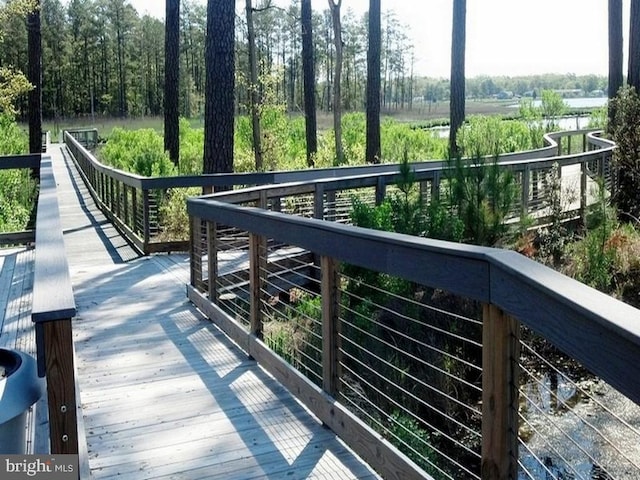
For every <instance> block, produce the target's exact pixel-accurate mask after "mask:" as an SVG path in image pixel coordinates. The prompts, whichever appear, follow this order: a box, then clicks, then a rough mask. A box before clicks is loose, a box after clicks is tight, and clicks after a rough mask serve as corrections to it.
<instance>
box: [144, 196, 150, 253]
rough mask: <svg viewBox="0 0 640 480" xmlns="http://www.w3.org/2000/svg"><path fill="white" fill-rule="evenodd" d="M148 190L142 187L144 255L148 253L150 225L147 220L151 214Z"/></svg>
mask: <svg viewBox="0 0 640 480" xmlns="http://www.w3.org/2000/svg"><path fill="white" fill-rule="evenodd" d="M149 210H150V209H149V190H148V189H146V188H143V189H142V228H143V234H142V235H143V238H142V241H143V250H144V253H145V255H147V254H148V253H149V251H148V250H149V241H150V239H151V225H149V222H150V221H151V215H150V211H149Z"/></svg>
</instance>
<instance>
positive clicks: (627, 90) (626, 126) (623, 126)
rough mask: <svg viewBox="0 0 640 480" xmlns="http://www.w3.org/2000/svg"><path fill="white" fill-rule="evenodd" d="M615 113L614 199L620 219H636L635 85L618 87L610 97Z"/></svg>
mask: <svg viewBox="0 0 640 480" xmlns="http://www.w3.org/2000/svg"><path fill="white" fill-rule="evenodd" d="M611 102H612V106H613V109H614V112H615V115H614V119H613V128H612V129H611V132H612V134H613V140H614V141H615V142H616V144H617V148H616V149H615V151H614V155H613V160H614V165H615V166H616V168H617V173H618V188H617V189H616V191H615V194H614V202H615V204H616V206H617V208H618V211H619V215H620V217H619V218H620V220H621V221H629V220H630V219H633V218H636V219H637V218H640V96H638V92H636V91H635V88H633V87H630V86H625V87H622V88H621V89H620V90H619V91H618V94H617V95H616V97H615V98H613V99H612V100H611Z"/></svg>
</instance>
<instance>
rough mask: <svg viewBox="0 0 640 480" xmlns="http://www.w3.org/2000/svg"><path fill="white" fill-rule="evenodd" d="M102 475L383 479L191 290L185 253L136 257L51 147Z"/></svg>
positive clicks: (85, 393) (82, 378)
mask: <svg viewBox="0 0 640 480" xmlns="http://www.w3.org/2000/svg"><path fill="white" fill-rule="evenodd" d="M50 152H51V155H52V158H53V165H54V172H55V177H56V181H57V183H58V185H59V201H60V213H61V217H62V223H63V228H64V231H65V234H64V238H65V247H66V250H67V253H68V258H69V264H70V269H71V277H72V281H73V286H74V293H75V296H76V303H77V309H78V315H77V317H76V318H75V319H74V323H73V326H74V338H75V348H76V355H77V369H78V377H79V383H80V399H81V402H82V406H83V414H84V425H85V431H86V440H87V446H88V451H89V467H90V469H91V472H92V475H93V477H94V478H112V477H113V478H115V477H117V478H130V479H136V480H137V479H147V478H163V479H164V478H166V479H169V478H171V479H187V478H190V479H204V478H220V479H225V480H227V479H252V478H273V479H280V478H288V479H298V478H331V479H338V478H358V479H360V478H374V477H375V475H374V474H373V473H372V472H371V470H370V469H369V468H368V467H366V466H365V465H364V464H363V463H362V462H361V461H360V460H359V459H358V458H357V457H355V455H353V453H351V452H350V451H349V450H348V449H347V448H345V446H344V445H343V444H342V443H341V442H340V441H339V440H337V438H336V437H335V435H334V434H333V433H332V432H330V431H329V430H327V429H325V428H324V427H323V426H322V425H320V424H319V422H318V421H317V420H316V419H315V418H313V417H312V416H311V415H310V414H309V413H308V412H307V411H306V410H305V409H304V408H303V407H302V406H301V405H300V404H299V403H297V402H296V401H295V400H294V399H293V397H292V396H291V395H290V394H289V393H288V392H287V391H286V390H285V389H284V388H283V387H282V386H281V385H279V384H278V383H277V382H275V381H274V380H273V379H272V378H271V377H269V376H268V375H267V374H266V373H265V372H264V371H262V370H261V369H260V368H259V367H258V366H257V365H256V364H255V362H253V361H250V360H249V359H248V358H247V357H246V355H245V354H244V353H242V352H241V351H240V350H238V349H237V348H236V347H235V346H234V345H233V344H232V343H231V342H230V341H229V340H228V339H227V338H226V337H225V336H224V335H223V334H222V333H220V332H219V331H218V330H217V329H216V327H215V326H214V325H213V324H211V323H210V322H209V321H207V320H206V319H205V317H204V316H203V315H201V314H200V313H199V312H198V311H197V310H196V309H195V308H194V307H193V306H192V305H191V304H190V303H189V302H188V301H187V299H186V297H185V293H184V292H185V285H184V284H185V283H186V282H187V279H188V270H187V268H188V259H187V258H186V256H173V255H172V256H166V255H164V256H156V257H139V256H138V255H137V254H136V253H135V252H134V251H133V250H132V249H131V248H130V247H129V246H128V245H127V244H126V243H125V241H124V240H123V239H122V238H121V237H120V236H119V235H118V234H117V232H116V231H115V230H114V228H113V227H112V226H111V224H109V223H108V222H107V221H106V220H105V218H104V216H102V215H101V214H100V212H99V211H98V210H97V209H96V208H95V207H94V205H93V202H92V201H91V199H90V197H89V196H88V194H87V193H86V190H85V188H84V185H82V181H81V179H80V177H79V176H78V174H77V172H76V170H75V168H74V166H73V164H72V163H71V162H70V159H69V157H68V155H66V152H65V150H64V147H62V148H61V147H60V146H59V145H52V146H51V149H50Z"/></svg>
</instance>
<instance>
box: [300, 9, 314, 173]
mask: <svg viewBox="0 0 640 480" xmlns="http://www.w3.org/2000/svg"><path fill="white" fill-rule="evenodd" d="M300 13H301V16H302V69H303V70H304V73H303V82H304V117H305V132H306V138H307V165H308V166H309V167H313V166H314V158H315V154H316V152H317V151H318V135H317V130H318V127H317V122H316V74H315V64H314V55H313V26H312V25H313V23H312V15H311V0H302V2H301V7H300Z"/></svg>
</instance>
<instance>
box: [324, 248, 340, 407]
mask: <svg viewBox="0 0 640 480" xmlns="http://www.w3.org/2000/svg"><path fill="white" fill-rule="evenodd" d="M320 264H321V271H322V283H321V289H322V290H321V295H322V387H323V389H324V391H325V392H327V393H328V394H329V395H331V396H332V397H335V396H336V393H337V392H338V388H339V380H340V373H339V372H340V369H339V365H340V355H339V353H340V343H339V340H340V335H339V328H340V287H339V286H340V279H339V272H338V267H339V265H338V262H337V261H336V260H335V259H333V258H331V257H326V256H322V257H321V259H320Z"/></svg>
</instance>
